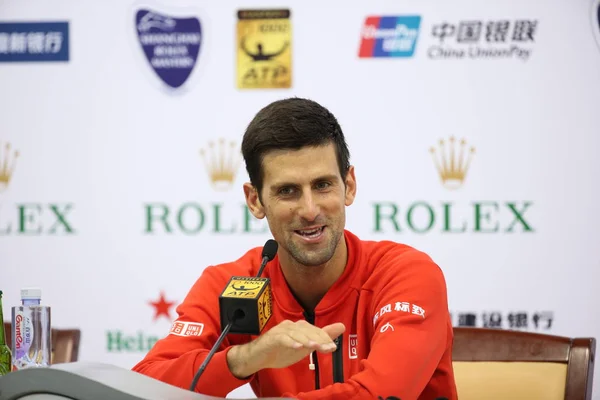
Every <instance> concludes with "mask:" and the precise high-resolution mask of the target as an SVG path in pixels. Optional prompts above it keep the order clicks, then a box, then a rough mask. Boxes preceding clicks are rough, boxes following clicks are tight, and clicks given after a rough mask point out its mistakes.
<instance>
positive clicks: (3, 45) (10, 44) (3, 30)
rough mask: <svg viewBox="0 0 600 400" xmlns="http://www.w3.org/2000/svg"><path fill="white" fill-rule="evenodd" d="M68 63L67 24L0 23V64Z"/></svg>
mask: <svg viewBox="0 0 600 400" xmlns="http://www.w3.org/2000/svg"><path fill="white" fill-rule="evenodd" d="M53 61H58V62H60V61H69V23H68V22H14V23H0V62H53Z"/></svg>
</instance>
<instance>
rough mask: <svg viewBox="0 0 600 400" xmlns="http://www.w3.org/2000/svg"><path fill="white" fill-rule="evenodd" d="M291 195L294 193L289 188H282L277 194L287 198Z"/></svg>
mask: <svg viewBox="0 0 600 400" xmlns="http://www.w3.org/2000/svg"><path fill="white" fill-rule="evenodd" d="M292 193H294V189H292V188H291V187H284V188H281V189H279V194H281V195H283V196H289V195H291V194H292Z"/></svg>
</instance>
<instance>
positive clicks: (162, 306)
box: [148, 292, 175, 321]
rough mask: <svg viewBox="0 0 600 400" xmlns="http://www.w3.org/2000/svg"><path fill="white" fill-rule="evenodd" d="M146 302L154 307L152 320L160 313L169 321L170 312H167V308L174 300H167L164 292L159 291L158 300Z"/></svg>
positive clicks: (171, 305)
mask: <svg viewBox="0 0 600 400" xmlns="http://www.w3.org/2000/svg"><path fill="white" fill-rule="evenodd" d="M148 304H150V305H151V306H152V307H154V321H156V320H157V319H158V317H160V316H161V315H163V316H165V317H166V318H167V319H168V320H169V321H171V313H170V312H169V309H170V308H171V307H173V305H174V304H175V302H174V301H167V300H166V299H165V294H164V292H160V297H159V298H158V301H149V302H148Z"/></svg>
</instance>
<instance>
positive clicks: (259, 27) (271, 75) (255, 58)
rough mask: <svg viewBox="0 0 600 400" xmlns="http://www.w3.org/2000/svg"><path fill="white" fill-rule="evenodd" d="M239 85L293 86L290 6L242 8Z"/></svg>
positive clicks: (239, 19)
mask: <svg viewBox="0 0 600 400" xmlns="http://www.w3.org/2000/svg"><path fill="white" fill-rule="evenodd" d="M237 86H238V88H240V89H264V88H290V87H291V86H292V26H291V22H290V10H287V9H284V10H239V11H238V23H237Z"/></svg>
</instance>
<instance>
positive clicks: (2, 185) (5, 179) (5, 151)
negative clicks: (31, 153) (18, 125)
mask: <svg viewBox="0 0 600 400" xmlns="http://www.w3.org/2000/svg"><path fill="white" fill-rule="evenodd" d="M17 158H19V152H18V151H17V150H14V151H12V150H11V148H10V143H8V142H7V143H6V144H5V145H4V146H0V193H1V192H3V191H4V190H6V188H8V184H9V183H10V178H11V177H12V174H13V171H14V170H15V165H16V163H17Z"/></svg>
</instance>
